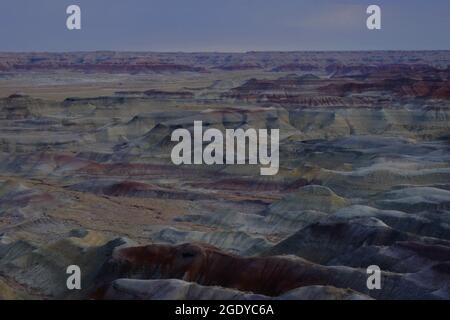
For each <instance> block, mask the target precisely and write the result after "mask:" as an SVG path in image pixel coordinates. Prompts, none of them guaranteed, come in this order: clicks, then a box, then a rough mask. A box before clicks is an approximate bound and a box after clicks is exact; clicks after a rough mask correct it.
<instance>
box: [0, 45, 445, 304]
mask: <svg viewBox="0 0 450 320" xmlns="http://www.w3.org/2000/svg"><path fill="white" fill-rule="evenodd" d="M449 66H450V51H359V52H350V51H348V52H344V51H341V52H331V51H330V52H313V51H309V52H299V51H296V52H276V51H272V52H247V53H145V52H113V51H97V52H73V53H1V54H0V298H2V299H244V300H248V299H450V84H449V80H450V68H449ZM194 121H202V125H203V129H204V130H206V129H208V128H215V129H218V130H220V131H224V130H225V129H244V130H246V129H248V128H254V129H256V130H258V129H279V169H278V172H277V173H276V174H274V175H261V174H260V166H259V165H252V164H249V163H246V164H235V165H227V164H213V165H206V164H192V165H189V164H179V165H177V164H174V163H173V161H172V159H171V151H172V149H173V147H174V146H175V145H176V143H177V142H175V141H172V140H173V139H171V134H172V132H173V131H174V130H176V129H187V130H188V131H189V132H192V131H193V126H194ZM203 144H204V146H206V145H207V143H206V142H203ZM224 157H225V155H224ZM71 265H75V266H78V267H79V268H80V269H81V289H80V290H68V287H67V277H68V274H67V273H66V271H67V268H68V266H71ZM369 266H378V267H379V268H380V270H381V288H379V289H375V290H373V288H369V287H368V286H367V278H368V274H367V268H368V267H369Z"/></svg>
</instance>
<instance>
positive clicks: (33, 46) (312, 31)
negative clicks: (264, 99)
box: [0, 0, 450, 52]
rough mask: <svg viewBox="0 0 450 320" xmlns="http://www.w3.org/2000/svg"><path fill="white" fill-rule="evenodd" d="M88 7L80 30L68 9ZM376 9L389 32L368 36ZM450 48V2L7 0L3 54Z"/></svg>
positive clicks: (1, 29)
mask: <svg viewBox="0 0 450 320" xmlns="http://www.w3.org/2000/svg"><path fill="white" fill-rule="evenodd" d="M72 4H76V5H79V6H80V8H81V24H82V29H81V30H72V31H69V30H67V28H66V19H67V17H68V15H67V14H66V8H67V7H68V6H69V5H72ZM371 4H377V5H379V6H380V7H381V10H382V11H381V12H382V20H381V23H382V29H381V30H368V29H367V27H366V19H367V17H368V15H367V14H366V9H367V7H368V6H369V5H371ZM437 49H445V50H449V49H450V1H449V0H428V1H425V0H367V1H365V0H1V1H0V51H94V50H118V51H162V52H169V51H170V52H174V51H184V52H206V51H221V52H245V51H294V50H437Z"/></svg>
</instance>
